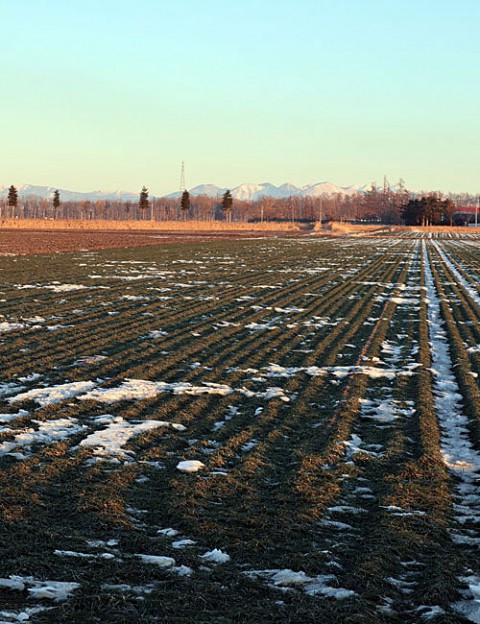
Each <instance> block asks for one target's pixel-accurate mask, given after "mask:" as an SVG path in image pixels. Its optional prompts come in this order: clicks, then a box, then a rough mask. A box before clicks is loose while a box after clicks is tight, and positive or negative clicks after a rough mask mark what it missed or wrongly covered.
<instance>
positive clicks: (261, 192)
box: [166, 182, 369, 201]
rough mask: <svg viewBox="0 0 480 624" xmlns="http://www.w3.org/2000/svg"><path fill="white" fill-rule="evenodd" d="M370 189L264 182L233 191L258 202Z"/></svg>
mask: <svg viewBox="0 0 480 624" xmlns="http://www.w3.org/2000/svg"><path fill="white" fill-rule="evenodd" d="M368 188H369V186H368V185H365V186H337V185H335V184H332V183H331V182H318V183H317V184H312V185H307V186H303V187H301V188H299V187H298V186H295V185H294V184H291V183H290V182H285V183H284V184H282V185H280V186H275V185H274V184H270V182H263V183H261V184H253V183H248V182H247V183H245V184H240V186H236V187H234V188H232V189H231V192H232V196H233V197H234V199H239V200H242V201H257V200H258V199H261V198H262V197H275V198H277V199H281V198H285V197H295V196H301V197H320V196H322V195H324V196H327V195H336V194H342V195H354V194H355V193H365V191H366V190H367V189H368ZM225 191H226V188H221V187H219V186H216V185H215V184H201V185H200V186H195V187H193V188H192V189H189V190H188V192H189V193H190V195H193V196H195V195H207V196H208V197H221V196H222V195H223V193H224V192H225ZM179 195H180V193H179V192H178V191H177V192H176V193H171V194H170V195H166V197H168V198H171V199H175V198H177V197H179Z"/></svg>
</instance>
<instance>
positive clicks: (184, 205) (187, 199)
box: [180, 190, 190, 219]
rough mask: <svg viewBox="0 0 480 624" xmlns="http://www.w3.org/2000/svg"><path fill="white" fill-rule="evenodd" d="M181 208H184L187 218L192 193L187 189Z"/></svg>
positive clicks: (181, 200)
mask: <svg viewBox="0 0 480 624" xmlns="http://www.w3.org/2000/svg"><path fill="white" fill-rule="evenodd" d="M180 208H181V209H182V212H183V217H184V219H186V218H187V214H188V211H189V210H190V193H189V192H188V191H187V190H185V191H183V193H182V198H181V199H180Z"/></svg>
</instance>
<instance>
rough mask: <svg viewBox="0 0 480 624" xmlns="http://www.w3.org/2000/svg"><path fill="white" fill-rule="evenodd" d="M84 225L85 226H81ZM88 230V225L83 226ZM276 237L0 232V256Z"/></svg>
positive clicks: (220, 233)
mask: <svg viewBox="0 0 480 624" xmlns="http://www.w3.org/2000/svg"><path fill="white" fill-rule="evenodd" d="M84 226H85V224H84ZM86 227H88V225H87V226H86ZM252 236H254V237H259V238H262V237H265V236H278V232H275V231H265V232H260V231H255V230H253V231H251V232H249V231H242V230H238V231H234V230H232V231H228V230H226V231H221V230H212V231H208V230H206V231H191V232H189V231H175V230H158V231H147V232H145V231H142V230H138V231H135V230H129V231H123V230H88V229H85V230H84V229H73V228H72V229H70V230H44V229H42V230H35V229H32V230H28V229H4V228H2V229H1V230H0V256H5V255H12V254H15V255H26V254H27V255H28V254H51V253H65V252H69V251H95V250H98V249H114V248H126V247H139V246H149V245H159V244H169V243H185V242H200V241H209V240H222V239H227V240H228V239H238V238H251V237H252Z"/></svg>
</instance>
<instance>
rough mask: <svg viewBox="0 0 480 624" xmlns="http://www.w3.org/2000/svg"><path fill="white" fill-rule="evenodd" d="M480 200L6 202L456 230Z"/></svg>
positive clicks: (394, 193)
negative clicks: (460, 215) (456, 218)
mask: <svg viewBox="0 0 480 624" xmlns="http://www.w3.org/2000/svg"><path fill="white" fill-rule="evenodd" d="M477 199H478V198H477V197H475V196H473V195H468V194H462V195H449V196H447V197H444V196H442V195H441V194H439V193H433V194H428V195H425V196H423V197H417V196H415V195H414V194H412V193H409V192H408V190H406V189H405V188H404V187H403V186H402V185H399V188H398V190H391V189H390V187H389V186H388V185H386V184H384V187H383V189H378V188H377V186H376V185H375V184H372V186H371V188H370V189H369V190H368V191H367V192H365V193H355V194H352V195H342V194H335V195H329V196H319V197H302V196H291V197H287V198H274V197H261V198H260V199H258V200H256V201H241V200H238V199H235V200H234V198H233V197H232V194H231V192H230V191H229V190H228V191H226V192H225V193H224V194H223V196H220V197H209V196H206V195H200V196H192V195H191V194H190V193H189V192H188V191H187V190H184V191H183V192H182V193H181V195H180V197H179V198H178V199H171V198H150V197H149V192H148V189H147V187H145V186H144V187H143V188H142V189H141V191H140V194H139V199H138V201H137V202H135V201H121V200H97V201H86V200H82V201H65V202H64V201H62V199H61V196H60V192H59V191H58V190H56V191H55V192H54V193H53V195H52V197H51V198H49V199H45V198H41V197H38V196H27V197H22V198H20V197H19V195H18V191H17V189H16V188H15V186H13V185H12V186H10V188H9V190H8V194H7V197H6V198H5V199H1V200H0V216H1V217H2V218H20V219H22V218H25V219H28V218H31V219H67V220H71V219H82V220H90V219H91V220H97V219H104V220H115V221H119V220H151V221H179V220H196V221H237V222H238V221H254V222H262V221H291V222H297V221H305V222H307V221H330V220H332V221H342V220H345V221H358V222H370V223H386V224H401V223H406V224H408V225H428V224H432V225H433V224H453V215H454V213H455V212H456V211H462V210H465V211H472V210H474V208H475V205H476V202H477Z"/></svg>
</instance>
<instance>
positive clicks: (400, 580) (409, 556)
mask: <svg viewBox="0 0 480 624" xmlns="http://www.w3.org/2000/svg"><path fill="white" fill-rule="evenodd" d="M19 234H23V233H19ZM128 235H129V236H136V234H135V235H133V234H128ZM138 236H147V235H144V234H141V235H140V234H139V235H138ZM148 236H150V235H148ZM157 242H158V241H157ZM0 275H1V286H0V300H1V306H2V307H1V314H2V317H1V318H0V356H1V361H2V368H1V371H0V527H1V529H0V530H1V536H2V539H1V540H0V621H1V622H8V623H13V622H20V621H22V622H25V621H26V622H32V623H47V622H48V623H50V622H52V623H53V622H55V623H65V624H66V623H71V622H79V623H80V622H81V623H92V624H93V623H98V622H102V623H108V624H110V623H117V622H119V623H120V622H121V623H142V624H143V623H150V622H152V623H153V622H165V623H177V622H178V623H182V624H186V623H193V622H195V623H196V624H207V623H208V624H212V623H213V624H220V623H222V624H223V623H230V622H232V623H233V622H235V623H245V624H247V623H249V624H250V623H254V622H262V623H264V622H265V623H271V624H274V623H275V624H279V623H287V622H288V623H295V624H296V623H298V624H306V623H311V624H313V623H315V624H319V623H328V624H329V623H342V624H343V623H345V624H347V623H353V622H357V623H359V622H365V623H368V624H381V623H387V622H389V623H394V624H400V623H402V624H404V623H411V624H413V623H418V622H423V621H426V622H436V623H442V622H443V623H447V622H448V623H449V624H461V623H462V622H463V623H466V622H480V557H479V546H480V531H479V529H480V496H479V483H480V481H479V479H480V451H479V449H480V389H479V385H478V384H479V382H478V375H479V373H480V241H479V240H478V239H477V238H476V237H475V236H471V237H469V238H464V239H461V238H452V239H450V238H425V239H424V238H422V237H421V236H420V235H418V236H417V237H414V236H412V235H408V234H406V235H405V236H403V237H398V238H394V237H376V238H370V239H361V238H355V239H353V238H352V239H349V238H342V239H335V240H322V239H313V238H312V239H310V238H297V239H288V238H283V239H281V238H276V239H263V240H248V239H243V240H227V241H222V240H210V241H207V242H191V243H184V244H181V245H177V244H172V245H166V246H159V245H156V246H149V247H136V248H131V249H109V250H97V251H75V252H73V253H64V254H50V255H42V256H35V255H30V256H16V257H13V256H12V257H10V256H8V257H7V256H6V257H2V258H0Z"/></svg>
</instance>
